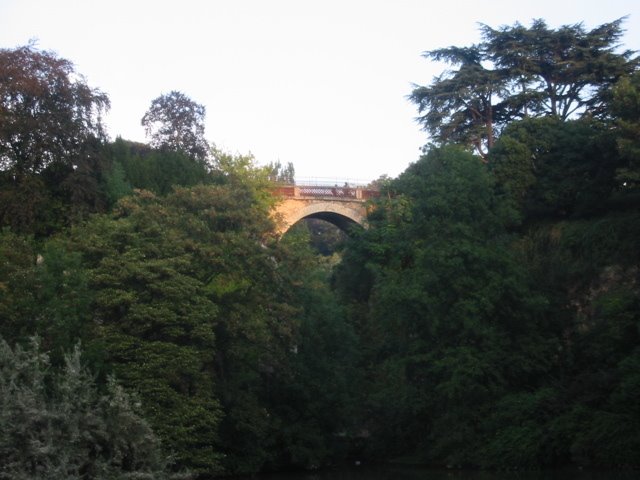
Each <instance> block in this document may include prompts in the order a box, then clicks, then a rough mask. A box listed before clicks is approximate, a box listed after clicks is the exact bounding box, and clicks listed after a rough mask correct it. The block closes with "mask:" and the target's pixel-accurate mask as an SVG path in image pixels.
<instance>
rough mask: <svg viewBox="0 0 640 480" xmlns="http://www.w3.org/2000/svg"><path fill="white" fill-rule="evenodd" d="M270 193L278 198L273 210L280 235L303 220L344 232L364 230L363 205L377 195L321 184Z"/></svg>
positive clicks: (365, 221) (365, 206)
mask: <svg viewBox="0 0 640 480" xmlns="http://www.w3.org/2000/svg"><path fill="white" fill-rule="evenodd" d="M273 193H274V194H275V195H278V196H279V197H281V198H282V201H281V202H280V203H279V204H278V205H277V207H276V209H275V211H274V216H275V217H276V221H277V224H278V233H279V234H280V235H282V234H284V233H286V231H287V230H289V228H290V227H291V226H292V225H293V224H295V223H296V222H298V221H300V220H302V219H304V218H319V219H321V220H325V221H327V222H330V223H332V224H334V225H335V226H337V227H338V228H340V229H341V230H343V231H345V232H348V231H349V228H351V227H352V226H353V225H361V226H363V227H366V223H367V203H366V202H367V200H370V199H372V198H375V197H377V196H378V195H379V192H378V191H377V190H373V189H367V188H362V187H350V186H344V187H338V186H335V187H331V186H322V185H281V186H278V187H275V188H274V190H273Z"/></svg>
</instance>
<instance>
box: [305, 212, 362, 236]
mask: <svg viewBox="0 0 640 480" xmlns="http://www.w3.org/2000/svg"><path fill="white" fill-rule="evenodd" d="M305 218H317V219H319V220H324V221H325V222H329V223H331V224H333V225H335V226H336V227H338V228H339V229H340V230H342V231H343V232H345V233H349V231H350V230H351V229H352V228H355V227H356V226H361V225H360V224H359V223H358V222H356V221H355V220H354V219H352V218H349V217H347V216H345V215H341V214H339V213H335V212H315V213H311V214H309V215H306V216H304V217H302V218H300V219H299V220H298V222H299V221H301V220H304V219H305ZM296 223H297V222H296Z"/></svg>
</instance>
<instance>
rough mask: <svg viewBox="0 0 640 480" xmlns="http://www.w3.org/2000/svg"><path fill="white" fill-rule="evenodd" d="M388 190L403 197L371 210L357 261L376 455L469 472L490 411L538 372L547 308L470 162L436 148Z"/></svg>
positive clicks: (502, 212)
mask: <svg viewBox="0 0 640 480" xmlns="http://www.w3.org/2000/svg"><path fill="white" fill-rule="evenodd" d="M392 188H395V190H396V192H397V193H398V194H400V192H401V195H402V196H396V197H395V198H394V199H393V200H392V201H388V202H383V203H381V204H380V205H379V206H378V208H379V209H380V210H379V212H378V213H377V215H376V216H374V217H373V218H372V219H371V221H372V228H371V229H370V231H368V232H366V233H364V234H362V236H361V238H359V239H358V242H362V241H364V242H365V245H366V246H365V250H364V251H362V252H360V255H363V256H365V258H364V259H361V258H356V259H354V261H355V263H360V262H361V263H363V264H364V265H365V268H366V269H367V270H369V272H370V274H369V275H372V277H373V278H372V283H371V284H370V286H371V290H370V291H369V294H368V297H367V298H365V299H364V300H365V302H366V304H367V305H368V306H369V307H368V308H369V309H370V310H369V315H368V318H366V319H365V322H366V323H365V324H364V325H362V327H361V328H363V329H364V330H363V331H361V335H363V337H365V338H367V339H369V342H370V345H369V346H368V354H369V362H371V365H372V366H373V365H375V366H374V367H373V370H371V371H370V372H369V375H370V380H371V384H370V386H369V388H371V389H372V395H371V398H370V405H369V408H370V409H371V411H372V418H371V419H369V420H368V421H369V422H371V428H372V429H375V435H374V437H373V440H374V442H373V446H374V448H383V449H387V453H389V448H390V445H396V446H397V447H396V448H394V449H393V450H391V452H393V453H395V454H397V455H402V454H406V453H407V450H409V451H413V452H414V453H416V454H417V455H418V456H420V457H422V458H423V460H430V461H437V462H445V463H448V464H453V465H468V464H475V463H477V462H478V458H477V451H478V448H479V446H480V445H481V444H482V432H481V426H480V423H481V421H482V419H483V418H484V417H485V416H486V415H487V413H488V412H489V411H490V410H491V406H492V405H493V403H494V402H495V401H496V400H497V399H498V398H500V395H501V394H502V393H504V392H505V391H507V390H508V389H509V388H513V389H518V388H521V387H522V386H524V385H523V384H525V385H526V384H527V383H528V382H535V381H537V379H538V376H539V374H540V371H541V370H543V365H544V363H543V364H542V365H536V361H542V362H544V360H543V359H544V357H545V356H546V355H548V354H549V346H550V345H547V343H546V342H545V341H544V339H543V338H537V337H538V336H539V335H540V334H539V333H538V332H537V331H536V326H537V325H536V320H535V312H536V311H539V310H540V308H541V306H542V305H543V302H542V300H541V299H539V298H537V297H536V296H535V295H533V294H532V292H531V290H530V289H529V287H528V285H527V281H526V277H525V275H524V272H523V271H522V270H521V269H520V268H519V267H518V265H517V263H516V262H515V259H514V258H513V257H512V256H510V255H509V254H508V249H509V244H510V238H509V236H508V235H507V234H506V229H505V228H506V226H507V225H510V224H511V223H512V222H513V221H514V219H515V215H514V212H512V211H511V210H510V209H509V208H508V207H507V206H506V205H504V203H503V202H501V201H500V199H499V197H497V196H496V195H495V193H494V189H493V180H492V179H491V177H490V175H489V174H488V172H487V171H486V169H485V168H484V167H483V165H482V164H481V163H480V162H479V161H478V160H477V158H475V157H473V156H472V155H470V154H468V153H465V152H463V151H461V150H458V149H453V148H448V149H438V150H432V151H430V152H429V154H427V155H426V156H425V157H424V158H422V159H421V160H420V161H418V162H417V163H415V164H414V165H412V166H411V167H410V168H409V169H408V170H407V171H406V172H405V173H404V174H403V175H401V176H400V177H399V179H398V180H397V181H396V182H394V184H392ZM345 261H346V260H345ZM352 266H353V264H351V265H349V264H348V267H347V268H351V267H352ZM354 267H355V266H354ZM355 268H358V267H355ZM365 282H366V280H365ZM532 355H534V356H535V357H534V358H535V360H534V358H531V356H532ZM374 419H375V420H374ZM390 439H393V440H390ZM388 442H390V443H388ZM391 448H393V447H391Z"/></svg>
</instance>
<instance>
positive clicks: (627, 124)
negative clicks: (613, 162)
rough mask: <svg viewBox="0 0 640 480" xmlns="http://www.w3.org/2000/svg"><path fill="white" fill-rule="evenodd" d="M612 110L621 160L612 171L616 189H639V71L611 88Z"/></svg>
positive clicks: (629, 190)
mask: <svg viewBox="0 0 640 480" xmlns="http://www.w3.org/2000/svg"><path fill="white" fill-rule="evenodd" d="M611 109H612V113H613V115H614V117H615V122H616V127H617V133H618V135H617V144H618V151H619V152H620V156H621V157H622V160H623V161H624V165H623V166H621V167H620V168H619V169H618V171H617V172H616V178H617V180H618V182H619V185H620V188H621V189H622V190H623V191H625V192H637V191H638V189H639V188H640V72H634V74H633V75H631V76H629V77H624V78H622V79H620V81H619V82H618V83H617V84H616V86H615V87H614V88H613V99H612V102H611Z"/></svg>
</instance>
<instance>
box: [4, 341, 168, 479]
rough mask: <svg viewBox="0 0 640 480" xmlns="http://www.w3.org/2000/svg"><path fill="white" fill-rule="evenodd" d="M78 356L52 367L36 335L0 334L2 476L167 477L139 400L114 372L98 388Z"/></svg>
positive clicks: (33, 477)
mask: <svg viewBox="0 0 640 480" xmlns="http://www.w3.org/2000/svg"><path fill="white" fill-rule="evenodd" d="M80 357H81V355H80V349H79V348H77V347H76V348H75V349H74V351H73V353H71V354H68V355H65V357H64V365H63V367H62V368H61V369H60V370H59V371H57V370H52V369H51V368H50V365H49V357H48V355H47V354H46V353H43V352H42V351H41V350H40V345H39V342H38V339H37V338H34V339H31V342H30V344H29V345H28V347H26V348H22V347H20V346H16V347H15V348H14V349H12V348H11V347H10V346H9V345H8V344H7V343H6V342H5V341H4V340H3V339H2V338H0V478H6V479H27V478H28V479H47V480H49V479H61V480H62V479H65V480H66V479H80V478H86V479H102V478H114V479H116V478H118V479H128V478H137V479H146V478H148V479H162V478H169V477H168V475H167V473H166V461H165V460H164V457H163V455H162V452H161V450H160V441H159V440H158V438H157V437H156V436H155V434H154V433H153V431H152V430H151V428H150V427H149V425H148V424H147V423H146V422H145V421H144V420H143V419H142V418H141V416H140V412H139V406H138V404H137V402H136V401H135V400H134V399H132V398H131V397H130V396H129V395H127V394H126V393H125V392H124V391H123V390H122V388H121V387H120V386H118V385H117V384H116V382H115V381H114V380H113V379H110V380H109V381H108V383H107V385H106V391H105V392H104V393H101V392H99V391H98V390H97V387H96V385H95V384H94V380H93V377H92V376H91V375H90V374H89V372H88V371H87V370H86V369H85V368H84V367H83V366H82V363H81V358H80Z"/></svg>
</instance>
